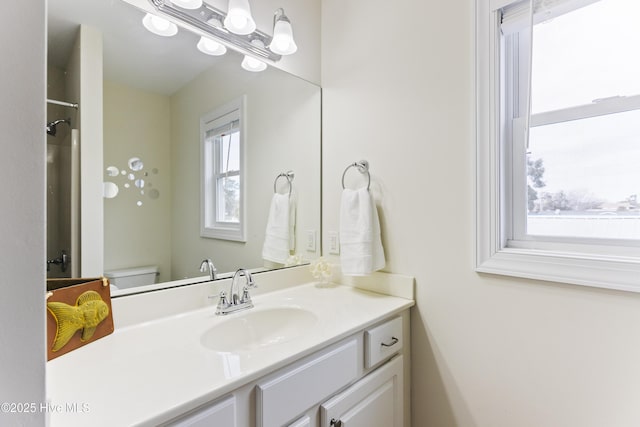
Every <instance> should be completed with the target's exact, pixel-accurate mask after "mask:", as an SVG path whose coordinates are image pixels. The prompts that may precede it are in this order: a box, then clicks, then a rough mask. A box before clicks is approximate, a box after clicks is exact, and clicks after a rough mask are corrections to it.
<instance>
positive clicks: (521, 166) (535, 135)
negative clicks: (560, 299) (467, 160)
mask: <svg viewBox="0 0 640 427" xmlns="http://www.w3.org/2000/svg"><path fill="white" fill-rule="evenodd" d="M638 3H640V2H637V1H636V0H599V1H597V0H545V1H540V0H535V1H533V2H531V3H530V2H529V1H525V2H510V1H508V0H493V1H489V0H488V1H484V0H478V2H477V4H478V9H477V12H478V15H477V18H478V20H477V30H478V39H477V40H478V45H477V100H478V104H477V106H478V115H477V154H478V156H477V263H476V264H477V268H476V269H477V271H480V272H487V273H497V274H505V275H513V276H520V277H529V278H534V279H542V280H551V281H560V282H566V283H575V284H582V285H590V286H599V287H606V288H614V289H624V290H634V291H640V203H639V201H638V195H639V194H640V78H638V76H640V60H639V59H638V56H637V55H635V54H634V52H635V51H636V49H637V46H638V45H639V44H640V29H638V26H637V22H639V19H640V4H638ZM530 4H533V16H531V14H530ZM531 22H533V27H531V25H530V23H531Z"/></svg>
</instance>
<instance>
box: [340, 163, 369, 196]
mask: <svg viewBox="0 0 640 427" xmlns="http://www.w3.org/2000/svg"><path fill="white" fill-rule="evenodd" d="M351 168H357V169H358V171H359V172H360V173H362V174H365V173H366V174H367V190H369V187H371V174H370V173H369V162H368V161H366V160H360V161H359V162H355V163H351V164H350V165H349V166H347V167H346V168H345V170H344V172H342V189H343V190H344V189H345V188H346V187H345V186H344V176H345V175H346V174H347V171H348V170H349V169H351Z"/></svg>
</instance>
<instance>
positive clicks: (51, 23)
mask: <svg viewBox="0 0 640 427" xmlns="http://www.w3.org/2000/svg"><path fill="white" fill-rule="evenodd" d="M48 4H49V6H48V14H49V19H48V34H49V37H48V49H49V63H50V64H52V65H55V66H57V67H59V68H62V69H64V68H65V67H66V64H67V61H68V59H69V55H70V52H71V49H72V48H73V43H74V39H75V34H76V31H77V29H78V26H79V25H80V24H81V23H82V24H86V25H89V26H91V27H94V28H97V29H99V30H100V31H101V32H102V34H103V53H104V78H105V79H107V80H112V81H116V82H120V83H123V84H127V85H129V86H133V87H138V88H140V89H145V90H149V91H153V92H157V93H162V94H172V93H174V92H175V91H176V90H178V89H179V88H180V87H182V86H183V85H184V84H185V83H187V82H189V81H190V80H192V79H193V78H194V77H195V76H197V75H198V74H200V73H201V72H202V71H204V70H205V69H207V68H209V67H211V66H212V65H215V64H219V63H220V62H221V61H235V62H237V63H238V68H239V67H240V62H241V60H242V57H241V55H240V54H239V53H237V52H233V51H231V50H229V51H228V52H227V54H226V55H225V56H223V57H214V56H209V55H204V54H202V53H201V52H200V51H198V50H197V49H196V43H197V41H198V36H196V35H195V34H192V33H189V32H188V31H186V30H183V29H180V31H179V32H178V34H177V35H176V36H174V37H161V36H157V35H155V34H152V33H150V32H149V31H147V30H146V29H145V28H144V27H143V26H142V17H143V16H144V13H143V12H142V11H140V10H138V9H137V8H135V7H133V6H131V5H129V4H127V3H125V2H123V1H121V0H49V2H48Z"/></svg>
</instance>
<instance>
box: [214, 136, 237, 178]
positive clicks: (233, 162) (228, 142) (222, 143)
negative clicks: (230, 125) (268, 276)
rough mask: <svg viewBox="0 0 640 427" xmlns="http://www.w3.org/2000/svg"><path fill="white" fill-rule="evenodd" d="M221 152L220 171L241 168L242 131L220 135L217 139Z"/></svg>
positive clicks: (224, 171)
mask: <svg viewBox="0 0 640 427" xmlns="http://www.w3.org/2000/svg"><path fill="white" fill-rule="evenodd" d="M216 143H217V146H218V153H219V159H220V163H219V165H218V166H219V173H226V172H231V171H238V170H240V132H238V131H234V132H233V133H231V134H229V133H227V134H223V135H219V136H218V137H217V139H216Z"/></svg>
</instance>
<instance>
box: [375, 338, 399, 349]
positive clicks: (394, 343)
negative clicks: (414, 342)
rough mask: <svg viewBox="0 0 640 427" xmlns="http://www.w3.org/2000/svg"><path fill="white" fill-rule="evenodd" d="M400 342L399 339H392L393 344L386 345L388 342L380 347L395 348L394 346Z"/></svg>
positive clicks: (382, 343)
mask: <svg viewBox="0 0 640 427" xmlns="http://www.w3.org/2000/svg"><path fill="white" fill-rule="evenodd" d="M398 341H400V340H399V339H398V338H396V337H391V342H390V343H388V344H387V343H386V342H381V343H380V345H381V346H383V347H393V346H394V345H396V344H397V343H398Z"/></svg>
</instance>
